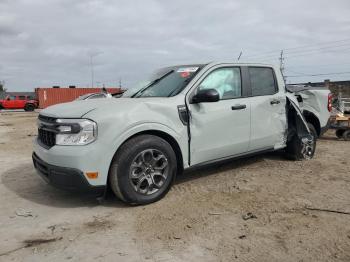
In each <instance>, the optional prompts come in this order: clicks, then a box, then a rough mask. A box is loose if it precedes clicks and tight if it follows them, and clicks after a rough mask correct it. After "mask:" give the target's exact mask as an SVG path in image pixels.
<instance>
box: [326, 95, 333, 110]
mask: <svg viewBox="0 0 350 262" xmlns="http://www.w3.org/2000/svg"><path fill="white" fill-rule="evenodd" d="M327 108H328V112H331V111H332V93H329V94H328V104H327Z"/></svg>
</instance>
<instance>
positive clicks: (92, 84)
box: [90, 54, 94, 88]
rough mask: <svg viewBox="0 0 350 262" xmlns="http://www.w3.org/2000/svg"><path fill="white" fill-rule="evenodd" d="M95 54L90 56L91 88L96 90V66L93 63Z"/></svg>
mask: <svg viewBox="0 0 350 262" xmlns="http://www.w3.org/2000/svg"><path fill="white" fill-rule="evenodd" d="M92 58H93V54H90V67H91V88H94V64H93V62H92Z"/></svg>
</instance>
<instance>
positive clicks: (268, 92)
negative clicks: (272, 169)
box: [248, 67, 287, 151]
mask: <svg viewBox="0 0 350 262" xmlns="http://www.w3.org/2000/svg"><path fill="white" fill-rule="evenodd" d="M248 72H249V78H250V87H251V105H252V108H251V139H250V145H249V151H257V150H264V149H271V148H274V149H278V148H281V147H283V146H284V144H285V131H286V128H287V121H286V119H287V117H286V96H285V89H284V85H282V86H281V88H279V86H278V81H277V78H276V74H275V72H274V70H273V68H270V67H248Z"/></svg>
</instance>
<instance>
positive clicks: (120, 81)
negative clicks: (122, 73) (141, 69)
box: [119, 78, 122, 88]
mask: <svg viewBox="0 0 350 262" xmlns="http://www.w3.org/2000/svg"><path fill="white" fill-rule="evenodd" d="M119 87H120V88H121V87H122V79H121V78H119Z"/></svg>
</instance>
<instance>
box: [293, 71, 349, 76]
mask: <svg viewBox="0 0 350 262" xmlns="http://www.w3.org/2000/svg"><path fill="white" fill-rule="evenodd" d="M300 74H301V75H291V76H287V77H302V76H328V75H345V74H350V72H335V73H322V74H302V73H300Z"/></svg>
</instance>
